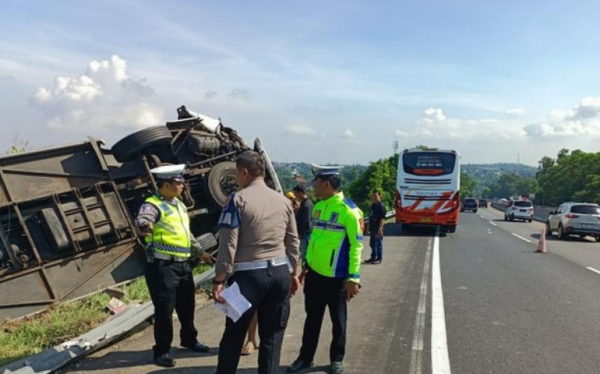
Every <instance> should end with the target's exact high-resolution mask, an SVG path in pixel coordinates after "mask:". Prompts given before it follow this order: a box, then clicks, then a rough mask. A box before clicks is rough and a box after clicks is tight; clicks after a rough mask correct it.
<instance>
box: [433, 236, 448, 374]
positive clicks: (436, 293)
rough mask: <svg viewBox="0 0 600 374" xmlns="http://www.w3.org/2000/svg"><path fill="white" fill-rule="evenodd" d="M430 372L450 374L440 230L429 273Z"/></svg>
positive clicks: (434, 240) (434, 244) (434, 243)
mask: <svg viewBox="0 0 600 374" xmlns="http://www.w3.org/2000/svg"><path fill="white" fill-rule="evenodd" d="M431 372H432V373H433V374H450V373H451V372H450V358H449V357H448V340H447V337H446V315H445V313H444V293H443V291H442V277H441V273H440V230H439V229H438V230H437V232H436V234H435V238H434V239H433V264H432V272H431Z"/></svg>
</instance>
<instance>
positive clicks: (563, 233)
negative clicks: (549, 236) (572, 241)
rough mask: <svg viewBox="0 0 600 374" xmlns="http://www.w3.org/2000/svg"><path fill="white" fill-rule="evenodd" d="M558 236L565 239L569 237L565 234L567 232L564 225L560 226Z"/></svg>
mask: <svg viewBox="0 0 600 374" xmlns="http://www.w3.org/2000/svg"><path fill="white" fill-rule="evenodd" d="M558 238H559V239H560V240H565V239H566V238H567V235H565V232H564V231H563V228H562V225H559V226H558Z"/></svg>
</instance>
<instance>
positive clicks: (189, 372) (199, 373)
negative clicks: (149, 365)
mask: <svg viewBox="0 0 600 374" xmlns="http://www.w3.org/2000/svg"><path fill="white" fill-rule="evenodd" d="M285 369H286V367H281V368H280V372H281V373H284V372H285ZM216 370H217V368H216V367H215V366H196V367H185V368H178V367H175V368H170V369H158V370H155V371H149V372H148V374H214V373H215V372H216ZM328 372H329V366H315V367H313V368H310V369H307V370H304V371H302V373H306V374H310V373H328ZM236 373H237V374H256V368H252V369H238V370H237V371H236Z"/></svg>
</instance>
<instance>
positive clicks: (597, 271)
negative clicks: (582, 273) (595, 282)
mask: <svg viewBox="0 0 600 374" xmlns="http://www.w3.org/2000/svg"><path fill="white" fill-rule="evenodd" d="M586 269H588V270H591V271H593V272H594V273H598V274H600V270H596V269H594V268H591V267H586Z"/></svg>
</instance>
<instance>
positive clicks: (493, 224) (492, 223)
mask: <svg viewBox="0 0 600 374" xmlns="http://www.w3.org/2000/svg"><path fill="white" fill-rule="evenodd" d="M490 224H491V225H492V226H496V227H498V225H496V224H495V223H494V222H492V221H490Z"/></svg>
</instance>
